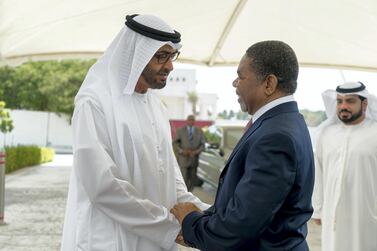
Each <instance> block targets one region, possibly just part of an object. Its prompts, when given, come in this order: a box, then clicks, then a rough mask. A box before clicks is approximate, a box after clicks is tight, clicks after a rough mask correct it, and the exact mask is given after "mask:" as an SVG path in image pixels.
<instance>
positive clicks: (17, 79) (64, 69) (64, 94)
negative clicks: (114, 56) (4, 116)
mask: <svg viewBox="0 0 377 251" xmlns="http://www.w3.org/2000/svg"><path fill="white" fill-rule="evenodd" d="M94 62H95V61H94V60H86V61H83V60H63V61H43V62H28V63H25V64H22V65H20V66H17V67H9V66H4V67H1V68H0V100H4V101H5V102H6V103H7V106H8V108H10V109H25V110H34V111H50V112H56V113H58V114H59V113H63V114H67V115H69V117H70V116H71V115H72V112H73V108H74V105H73V99H74V96H75V95H76V93H77V91H78V89H79V88H80V85H81V83H82V82H83V80H84V78H85V75H86V73H87V71H88V69H89V68H90V66H91V65H92V64H93V63H94Z"/></svg>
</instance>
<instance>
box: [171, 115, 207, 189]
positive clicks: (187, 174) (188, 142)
mask: <svg viewBox="0 0 377 251" xmlns="http://www.w3.org/2000/svg"><path fill="white" fill-rule="evenodd" d="M186 121H187V125H186V126H184V127H181V128H179V129H178V130H177V134H176V137H175V140H174V143H175V144H176V146H177V149H178V164H179V167H180V169H181V172H182V176H183V178H184V180H185V183H186V186H187V189H188V190H189V191H192V190H193V189H194V187H195V185H197V184H199V183H200V180H199V179H198V177H197V170H198V165H199V155H200V153H201V152H202V151H203V149H204V143H205V139H204V134H203V131H202V129H201V128H200V127H196V126H194V124H195V116H194V115H189V116H188V117H187V120H186Z"/></svg>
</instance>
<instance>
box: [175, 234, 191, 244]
mask: <svg viewBox="0 0 377 251" xmlns="http://www.w3.org/2000/svg"><path fill="white" fill-rule="evenodd" d="M175 242H176V243H178V244H179V245H182V246H186V247H188V246H187V245H186V243H185V240H184V239H183V235H182V231H180V232H179V234H178V235H177V238H175Z"/></svg>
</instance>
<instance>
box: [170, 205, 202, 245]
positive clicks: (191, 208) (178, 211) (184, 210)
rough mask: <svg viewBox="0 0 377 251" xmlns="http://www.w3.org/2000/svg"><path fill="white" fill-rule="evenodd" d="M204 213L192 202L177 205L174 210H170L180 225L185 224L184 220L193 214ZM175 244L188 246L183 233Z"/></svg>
mask: <svg viewBox="0 0 377 251" xmlns="http://www.w3.org/2000/svg"><path fill="white" fill-rule="evenodd" d="M195 211H196V212H202V210H200V209H199V208H198V207H197V206H196V205H195V204H193V203H191V202H185V203H178V204H176V205H175V206H174V207H173V208H172V209H170V212H171V213H172V214H173V215H174V216H175V218H177V220H178V222H179V224H181V226H182V223H183V220H184V218H185V217H186V216H187V215H188V214H189V213H191V212H195ZM175 242H176V243H178V244H180V245H182V246H187V245H186V244H185V240H184V238H183V235H182V231H181V232H180V233H179V234H178V236H177V238H176V239H175Z"/></svg>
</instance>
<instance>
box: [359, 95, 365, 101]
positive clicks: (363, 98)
mask: <svg viewBox="0 0 377 251" xmlns="http://www.w3.org/2000/svg"><path fill="white" fill-rule="evenodd" d="M357 96H359V99H360V100H361V102H363V101H364V100H366V99H367V98H366V97H363V96H360V95H357Z"/></svg>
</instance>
